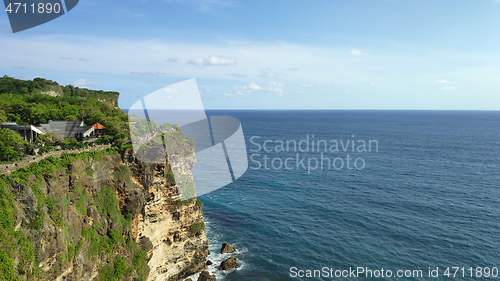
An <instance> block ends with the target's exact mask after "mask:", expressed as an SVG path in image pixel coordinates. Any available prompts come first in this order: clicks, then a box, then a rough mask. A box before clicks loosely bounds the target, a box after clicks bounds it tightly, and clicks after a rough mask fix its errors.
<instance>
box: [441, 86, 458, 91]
mask: <svg viewBox="0 0 500 281" xmlns="http://www.w3.org/2000/svg"><path fill="white" fill-rule="evenodd" d="M456 88H457V87H454V86H446V87H442V88H441V89H443V90H455V89H456Z"/></svg>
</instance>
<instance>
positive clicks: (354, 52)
mask: <svg viewBox="0 0 500 281" xmlns="http://www.w3.org/2000/svg"><path fill="white" fill-rule="evenodd" d="M351 55H352V56H355V57H359V56H362V55H368V53H365V52H363V51H361V50H358V49H352V50H351Z"/></svg>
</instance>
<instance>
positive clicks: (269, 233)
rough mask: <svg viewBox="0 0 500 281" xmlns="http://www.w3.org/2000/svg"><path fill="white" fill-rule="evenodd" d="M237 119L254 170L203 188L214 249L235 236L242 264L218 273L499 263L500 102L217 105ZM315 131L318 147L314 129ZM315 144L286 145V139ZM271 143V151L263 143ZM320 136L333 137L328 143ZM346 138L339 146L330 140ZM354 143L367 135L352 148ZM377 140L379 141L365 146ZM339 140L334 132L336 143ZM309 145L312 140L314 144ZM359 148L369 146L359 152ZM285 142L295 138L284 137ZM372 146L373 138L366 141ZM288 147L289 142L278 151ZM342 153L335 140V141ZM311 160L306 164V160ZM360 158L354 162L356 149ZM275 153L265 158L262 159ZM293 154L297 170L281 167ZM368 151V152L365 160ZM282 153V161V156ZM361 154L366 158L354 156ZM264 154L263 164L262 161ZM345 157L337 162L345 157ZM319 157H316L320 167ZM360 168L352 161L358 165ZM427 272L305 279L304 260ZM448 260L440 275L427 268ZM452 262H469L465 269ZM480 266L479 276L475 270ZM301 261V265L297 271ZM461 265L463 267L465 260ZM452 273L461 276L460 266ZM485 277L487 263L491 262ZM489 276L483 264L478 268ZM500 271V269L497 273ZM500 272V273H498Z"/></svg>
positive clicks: (288, 274)
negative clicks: (408, 107)
mask: <svg viewBox="0 0 500 281" xmlns="http://www.w3.org/2000/svg"><path fill="white" fill-rule="evenodd" d="M208 114H209V115H212V116H214V115H227V116H233V117H236V118H238V119H239V120H240V121H241V123H242V128H243V132H244V134H245V139H246V146H247V151H248V156H249V157H251V156H252V155H253V154H260V156H253V157H254V158H252V159H253V160H254V161H249V168H248V170H247V172H246V173H245V174H244V175H243V176H242V177H241V178H239V179H238V180H236V181H235V182H233V183H232V184H230V185H227V186H225V187H223V188H221V189H218V190H216V191H214V192H212V193H209V194H206V195H203V196H201V197H200V199H201V200H202V201H203V202H204V213H205V221H206V222H207V234H208V236H209V239H210V250H211V252H212V253H211V255H210V256H209V259H211V260H212V261H214V262H215V264H216V265H218V264H219V263H220V261H221V260H223V259H225V258H227V257H228V255H220V254H218V253H217V252H218V251H219V249H220V246H221V244H222V243H223V242H229V243H231V244H233V245H235V246H236V248H237V249H238V252H237V254H236V257H237V259H238V261H239V262H240V267H238V268H237V269H236V270H232V271H230V272H228V273H221V272H220V271H216V268H215V267H214V266H211V268H210V269H211V271H213V272H217V276H218V280H226V281H229V280H333V279H345V280H354V279H361V280H368V279H370V280H371V279H374V280H394V279H404V280H431V279H432V280H435V279H439V280H445V279H449V280H477V279H480V280H482V279H492V278H491V277H489V278H485V277H481V278H477V276H476V275H475V274H476V267H482V268H485V267H488V268H489V269H488V271H489V274H490V276H491V275H493V274H494V273H495V270H494V269H493V268H494V267H496V268H499V269H500V190H499V186H500V112H498V111H497V112H495V111H483V112H479V111H209V112H208ZM313 135H314V142H315V147H314V151H311V149H312V147H311V146H312V143H311V139H312V138H313ZM307 136H309V138H310V141H309V145H310V147H309V152H301V151H299V150H298V149H297V151H293V150H291V149H292V148H293V147H289V151H288V152H287V151H281V149H280V148H279V147H278V148H276V146H277V143H278V144H279V142H277V141H278V140H282V141H283V142H285V144H286V141H287V140H295V141H296V142H297V143H299V142H300V141H301V140H306V138H307ZM252 137H254V138H253V142H254V143H257V144H260V145H263V143H264V141H266V140H269V142H268V143H267V144H266V148H267V149H268V151H269V150H270V149H272V151H270V152H266V151H264V150H263V147H261V150H260V151H258V152H256V150H258V145H257V144H252V142H251V138H252ZM317 140H325V141H326V142H327V143H328V144H329V145H328V149H327V150H328V151H327V152H325V151H324V145H321V146H320V151H318V150H317V145H316V144H317V143H316V141H317ZM334 140H336V141H337V143H339V150H340V151H337V152H331V151H330V144H332V143H334V142H335V141H334ZM341 140H342V142H343V144H344V145H345V144H347V141H349V144H352V141H354V143H355V144H356V145H355V146H354V148H355V152H352V148H351V146H348V147H346V148H347V151H343V150H342V145H340V141H341ZM363 140H364V141H366V143H368V140H372V141H373V140H376V141H377V143H378V151H375V150H374V148H375V147H374V144H375V142H372V144H373V145H372V151H371V152H370V151H363V147H360V146H358V144H361V143H362V141H363ZM331 141H333V142H331ZM305 148H306V147H305V145H304V143H303V146H302V149H303V150H305ZM358 148H359V149H360V151H358ZM285 149H286V147H285ZM366 149H368V146H366ZM276 150H278V151H276ZM332 150H333V151H335V149H332ZM321 152H323V157H328V158H330V159H335V158H342V159H344V160H343V161H344V167H343V168H341V169H334V168H332V167H331V168H330V169H328V168H327V166H326V162H324V166H323V169H321V168H320V167H318V168H316V169H309V170H308V169H307V166H308V163H307V161H308V159H310V161H311V164H314V160H313V159H317V160H318V159H319V160H320V159H321ZM297 153H299V161H300V159H302V158H304V159H305V160H304V161H305V162H302V163H304V166H305V169H304V168H303V167H302V165H301V164H299V166H298V168H297V165H296V163H295V161H296V160H297ZM348 155H349V157H350V158H352V159H351V160H350V163H349V164H350V166H347V163H346V157H348ZM264 156H265V157H267V158H268V160H267V161H268V163H267V165H268V166H267V167H268V168H269V169H266V168H265V167H264V162H263V161H264V160H263V157H264ZM278 158H279V159H281V161H282V163H283V162H284V161H285V160H286V159H287V158H292V160H289V162H288V167H289V168H292V169H286V168H284V167H281V168H280V169H275V168H273V167H272V166H271V164H272V163H270V162H269V161H274V164H275V165H274V167H276V168H278V167H279V163H280V160H276V159H278ZM358 158H361V159H362V160H363V161H364V162H362V161H361V160H359V159H358ZM273 159H274V160H273ZM354 159H358V161H357V164H358V168H361V166H362V164H363V163H364V164H363V168H362V169H356V168H355V167H354V166H353V161H354ZM257 162H259V163H260V164H261V165H262V166H261V167H260V169H256V168H257V167H258V164H257ZM340 163H341V161H340V160H338V159H337V160H336V165H337V166H336V167H337V168H339V167H340ZM312 166H313V167H314V165H312ZM348 167H350V168H351V169H349V168H348ZM325 267H326V268H328V269H330V268H331V269H333V270H346V269H349V268H350V267H351V268H357V267H363V268H368V269H370V270H373V271H375V270H379V273H380V270H381V269H382V268H383V269H384V270H391V271H392V274H393V275H395V274H397V270H422V272H423V276H424V277H423V278H416V277H409V278H395V277H394V276H393V277H392V278H381V277H379V278H375V277H373V278H365V275H361V276H360V277H359V278H352V277H351V278H331V277H316V278H305V277H304V278H299V277H292V276H293V275H294V274H299V273H298V270H304V271H303V273H304V274H306V271H305V270H322V269H323V268H325ZM436 267H438V274H439V275H438V276H439V277H438V278H429V277H428V270H429V268H431V269H432V270H434V269H436ZM447 267H460V268H462V267H464V271H465V275H466V276H469V277H463V276H462V271H459V272H458V273H457V275H456V276H455V278H446V277H445V276H444V273H445V269H446V268H447ZM470 267H473V271H474V275H473V276H474V278H471V277H470V275H469V274H470V269H469V268H470ZM291 268H296V269H295V270H294V272H295V273H293V272H292V271H291ZM460 270H461V269H460ZM453 272H454V270H453V271H451V274H452V275H453ZM481 272H482V273H483V276H484V275H485V273H486V269H481ZM478 274H479V273H478ZM497 274H498V276H500V273H498V272H497ZM498 278H500V277H498Z"/></svg>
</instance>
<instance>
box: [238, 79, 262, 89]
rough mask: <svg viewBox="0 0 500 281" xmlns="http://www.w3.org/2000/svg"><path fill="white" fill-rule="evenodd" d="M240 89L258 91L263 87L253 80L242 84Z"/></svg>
mask: <svg viewBox="0 0 500 281" xmlns="http://www.w3.org/2000/svg"><path fill="white" fill-rule="evenodd" d="M242 89H243V90H247V89H248V90H253V91H260V90H263V89H264V88H262V87H261V86H259V85H257V84H256V83H255V81H254V82H252V83H250V84H248V86H243V87H242Z"/></svg>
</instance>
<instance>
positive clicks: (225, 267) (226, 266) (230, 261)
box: [220, 256, 240, 270]
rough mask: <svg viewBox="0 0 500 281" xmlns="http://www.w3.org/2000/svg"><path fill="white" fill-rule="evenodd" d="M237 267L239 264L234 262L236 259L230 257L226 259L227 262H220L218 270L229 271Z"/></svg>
mask: <svg viewBox="0 0 500 281" xmlns="http://www.w3.org/2000/svg"><path fill="white" fill-rule="evenodd" d="M238 265H240V264H239V263H238V261H237V260H236V257H235V256H232V257H230V258H228V259H227V260H225V261H223V262H221V264H220V269H221V270H231V269H233V268H235V267H237V266H238Z"/></svg>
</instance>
